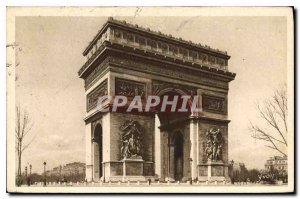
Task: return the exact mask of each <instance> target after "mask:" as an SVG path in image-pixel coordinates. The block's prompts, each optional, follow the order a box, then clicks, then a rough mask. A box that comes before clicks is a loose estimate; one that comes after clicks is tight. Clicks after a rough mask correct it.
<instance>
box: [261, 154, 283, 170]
mask: <svg viewBox="0 0 300 199" xmlns="http://www.w3.org/2000/svg"><path fill="white" fill-rule="evenodd" d="M272 168H273V169H276V170H279V171H282V170H285V171H286V170H287V156H284V157H281V156H274V157H271V158H270V159H268V160H267V161H266V163H265V169H266V170H268V171H269V170H271V169H272Z"/></svg>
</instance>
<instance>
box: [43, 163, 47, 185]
mask: <svg viewBox="0 0 300 199" xmlns="http://www.w3.org/2000/svg"><path fill="white" fill-rule="evenodd" d="M43 164H44V186H46V165H47V163H46V162H44V163H43Z"/></svg>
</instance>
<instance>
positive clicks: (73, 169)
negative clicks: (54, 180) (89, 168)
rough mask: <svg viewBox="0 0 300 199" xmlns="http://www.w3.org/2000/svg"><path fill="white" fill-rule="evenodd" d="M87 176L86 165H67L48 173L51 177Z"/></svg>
mask: <svg viewBox="0 0 300 199" xmlns="http://www.w3.org/2000/svg"><path fill="white" fill-rule="evenodd" d="M80 174H85V163H81V162H72V163H69V164H66V165H63V166H62V165H60V166H58V167H54V168H53V169H52V170H49V171H47V175H49V176H69V175H80Z"/></svg>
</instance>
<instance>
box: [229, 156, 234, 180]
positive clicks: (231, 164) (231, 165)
mask: <svg viewBox="0 0 300 199" xmlns="http://www.w3.org/2000/svg"><path fill="white" fill-rule="evenodd" d="M233 164H234V161H233V160H231V161H230V167H231V168H230V170H231V172H230V173H231V184H234V178H233Z"/></svg>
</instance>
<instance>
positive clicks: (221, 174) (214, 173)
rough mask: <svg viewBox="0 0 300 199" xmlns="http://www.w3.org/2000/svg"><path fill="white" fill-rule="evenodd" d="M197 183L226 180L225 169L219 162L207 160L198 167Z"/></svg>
mask: <svg viewBox="0 0 300 199" xmlns="http://www.w3.org/2000/svg"><path fill="white" fill-rule="evenodd" d="M198 173H199V176H198V180H199V181H218V182H221V181H222V182H223V181H224V180H226V176H227V167H226V165H225V164H224V163H223V162H221V161H218V162H214V161H211V160H208V161H207V163H205V164H200V165H198Z"/></svg>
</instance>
